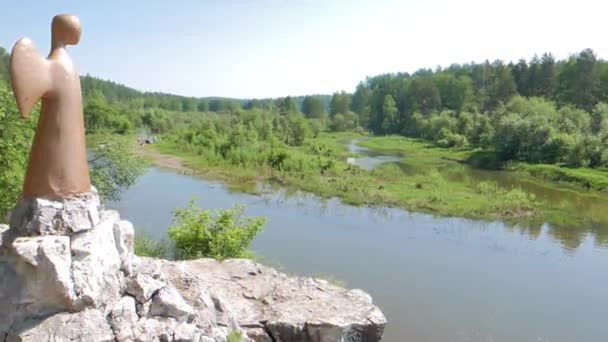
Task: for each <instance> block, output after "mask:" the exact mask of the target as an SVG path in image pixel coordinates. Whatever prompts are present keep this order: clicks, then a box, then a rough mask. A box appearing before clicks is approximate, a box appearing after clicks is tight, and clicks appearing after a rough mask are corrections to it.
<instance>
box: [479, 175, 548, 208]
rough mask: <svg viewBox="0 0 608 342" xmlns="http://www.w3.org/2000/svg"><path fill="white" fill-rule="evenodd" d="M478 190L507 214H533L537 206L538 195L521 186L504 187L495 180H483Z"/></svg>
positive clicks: (495, 206)
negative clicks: (522, 188) (520, 187)
mask: <svg viewBox="0 0 608 342" xmlns="http://www.w3.org/2000/svg"><path fill="white" fill-rule="evenodd" d="M477 191H478V192H479V193H480V194H481V195H483V196H484V197H486V198H487V199H488V201H491V203H492V205H493V206H494V210H496V211H501V212H504V213H505V214H506V215H514V216H522V215H526V213H529V214H532V213H533V211H534V210H535V208H536V206H537V205H536V197H535V196H534V195H533V194H529V193H527V192H525V191H523V190H521V189H519V188H513V189H504V188H501V187H499V186H498V184H496V183H494V182H481V183H479V184H478V185H477Z"/></svg>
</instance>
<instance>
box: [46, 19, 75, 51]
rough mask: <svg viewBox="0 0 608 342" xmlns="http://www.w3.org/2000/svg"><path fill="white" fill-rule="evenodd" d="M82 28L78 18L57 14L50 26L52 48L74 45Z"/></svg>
mask: <svg viewBox="0 0 608 342" xmlns="http://www.w3.org/2000/svg"><path fill="white" fill-rule="evenodd" d="M81 33H82V27H81V26H80V20H78V17H76V16H73V15H70V14H58V15H56V16H55V17H54V18H53V23H52V24H51V37H52V38H51V39H52V46H53V48H56V47H61V46H65V45H76V44H78V42H79V41H80V34H81Z"/></svg>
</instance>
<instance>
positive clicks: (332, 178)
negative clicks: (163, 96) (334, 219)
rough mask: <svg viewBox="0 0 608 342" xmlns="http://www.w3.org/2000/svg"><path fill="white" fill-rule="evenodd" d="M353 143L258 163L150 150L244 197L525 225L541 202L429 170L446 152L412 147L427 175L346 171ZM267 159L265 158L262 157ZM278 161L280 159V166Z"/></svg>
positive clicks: (310, 146)
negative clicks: (297, 198) (261, 190)
mask: <svg viewBox="0 0 608 342" xmlns="http://www.w3.org/2000/svg"><path fill="white" fill-rule="evenodd" d="M357 137H358V138H364V137H363V136H361V135H356V134H354V133H335V134H322V135H320V136H319V137H317V138H314V139H309V140H308V141H307V142H306V143H305V144H303V145H302V146H298V147H289V148H286V147H282V148H280V149H278V150H277V151H272V152H269V151H268V150H269V149H270V148H271V147H269V146H260V147H259V151H258V152H259V153H258V155H257V156H256V157H252V158H255V160H244V159H243V158H241V159H239V160H241V161H240V162H238V163H235V162H234V159H227V158H224V159H218V158H211V157H208V156H206V155H205V154H204V153H205V152H204V151H201V150H200V149H195V148H191V147H188V146H183V145H180V144H177V143H173V142H171V140H169V139H167V140H164V141H162V142H160V143H158V144H156V145H155V146H154V147H152V148H155V149H157V150H158V151H160V152H162V153H164V154H170V155H173V156H179V157H181V158H182V159H183V161H184V165H185V166H187V167H189V168H191V169H193V170H196V171H197V172H200V173H202V174H203V175H204V176H206V177H209V178H213V179H219V180H222V181H224V182H226V183H227V184H228V185H229V186H230V187H232V188H233V189H238V190H241V191H243V190H245V191H250V192H255V191H257V189H258V188H257V187H256V186H255V185H256V184H258V183H259V182H267V183H271V184H278V185H281V186H286V187H291V188H297V189H300V190H303V191H308V192H312V193H315V194H317V195H319V196H322V197H339V198H341V199H342V200H343V201H345V202H346V203H350V204H355V205H361V204H367V205H385V206H394V207H402V208H406V209H410V210H414V211H422V212H429V213H435V214H441V215H448V216H463V217H470V218H484V219H496V218H500V219H522V218H530V217H535V216H538V215H539V214H540V210H541V206H540V204H539V203H538V201H537V200H536V199H535V198H534V196H532V195H530V194H527V193H526V192H524V191H522V190H520V189H505V188H501V187H499V186H497V185H496V184H495V183H492V182H480V183H478V184H475V185H471V184H470V183H468V182H459V181H454V180H450V179H448V178H446V177H444V176H443V175H442V174H441V172H439V171H438V170H436V169H434V168H433V167H432V166H433V165H434V164H436V165H437V166H439V165H440V164H441V163H442V162H445V161H444V160H442V159H441V157H442V156H443V155H444V154H445V153H446V151H443V150H442V149H431V150H427V149H426V148H425V149H422V148H420V147H421V146H414V147H415V148H414V147H412V150H409V151H407V153H408V155H409V156H412V154H411V153H413V151H418V156H419V157H420V158H417V159H416V160H418V161H420V163H421V164H423V165H424V166H425V167H427V169H426V172H424V173H409V172H408V171H407V170H406V169H404V168H403V167H401V166H400V165H398V164H384V165H381V166H379V167H378V168H377V169H375V170H373V171H366V170H363V169H361V168H359V167H355V166H353V165H349V164H347V163H346V157H347V156H350V155H351V154H350V153H349V152H348V151H347V149H346V148H345V143H346V142H347V141H349V140H350V139H353V138H357ZM371 142H373V140H370V141H366V143H367V144H369V143H371ZM405 152H406V151H404V153H405ZM264 154H268V156H269V157H268V158H266V157H260V156H261V155H264ZM275 155H280V156H281V157H280V159H281V162H280V163H278V162H276V159H277V158H275ZM423 156H424V158H423ZM410 158H411V157H410Z"/></svg>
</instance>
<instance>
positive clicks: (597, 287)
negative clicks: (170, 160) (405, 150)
mask: <svg viewBox="0 0 608 342" xmlns="http://www.w3.org/2000/svg"><path fill="white" fill-rule="evenodd" d="M360 152H364V151H360ZM381 157H383V158H386V157H387V156H381ZM388 157H391V156H388ZM365 158H368V159H362V160H367V161H366V163H376V162H377V161H376V160H374V159H373V156H371V155H367V156H365ZM369 158H372V159H369ZM391 158H392V157H391ZM385 161H394V160H383V162H385ZM355 163H361V160H359V159H357V160H355ZM369 167H370V168H371V167H373V165H370V166H369ZM193 197H196V198H197V201H198V202H199V204H200V205H201V206H202V207H205V208H227V207H230V206H232V205H233V204H234V203H243V204H245V205H246V207H247V210H246V213H247V215H251V216H265V217H266V218H267V220H268V223H267V225H266V228H265V229H264V231H263V232H262V233H260V234H259V235H258V237H257V238H256V239H255V240H254V242H253V245H252V249H253V250H254V251H255V253H256V254H257V255H260V256H261V257H263V258H264V259H265V260H268V262H270V263H271V264H273V265H275V266H276V265H279V266H280V268H282V270H284V271H285V272H288V273H294V274H301V275H329V276H331V277H335V278H337V279H339V280H341V281H343V282H345V284H346V286H347V287H351V288H361V289H364V290H365V291H367V292H369V293H370V294H371V295H372V297H373V298H374V302H375V303H376V304H377V305H378V306H379V307H380V308H381V309H382V311H383V312H384V314H385V315H386V316H387V318H388V320H389V323H388V325H387V327H386V330H385V335H384V340H386V341H598V342H599V341H608V325H606V323H605V322H606V319H607V317H608V286H607V284H608V246H607V244H606V243H605V242H606V241H605V239H603V238H602V236H604V235H601V234H600V235H598V234H597V232H598V231H605V229H603V230H602V229H599V228H601V227H599V228H598V227H596V229H585V230H575V229H573V230H572V231H568V230H567V229H566V228H559V229H558V228H556V227H554V226H552V225H549V224H546V223H545V224H540V225H538V226H537V227H534V228H530V227H529V226H525V227H518V226H511V225H507V224H504V223H502V222H487V221H478V220H468V219H463V218H445V217H435V216H433V215H428V214H419V213H412V212H408V211H405V210H401V209H392V208H370V207H354V206H350V205H345V204H342V203H341V202H340V201H339V200H337V199H330V200H324V199H320V198H318V197H316V196H314V195H310V194H304V193H301V192H289V191H287V190H285V189H278V190H275V191H270V192H268V193H266V194H264V195H261V196H256V195H249V194H243V193H235V192H230V191H229V190H228V189H227V188H226V187H224V186H223V185H222V184H221V183H218V182H215V181H209V180H204V179H201V178H197V177H194V176H189V175H182V174H178V173H176V172H174V171H169V170H161V169H158V168H151V169H149V170H148V172H147V173H146V174H145V175H144V176H143V177H141V178H140V179H139V181H138V183H137V184H136V185H135V186H133V187H132V188H130V189H129V190H127V191H126V192H125V193H124V194H123V197H122V200H121V201H120V202H118V203H113V204H111V205H110V206H112V207H114V208H117V209H118V210H120V212H121V215H122V217H123V218H125V219H128V220H130V221H132V222H133V224H134V225H135V226H136V229H137V230H140V231H146V232H147V233H149V234H151V235H152V236H154V237H157V238H163V237H166V229H167V227H168V226H169V225H170V224H171V218H172V217H171V211H172V209H173V208H175V207H179V206H185V205H186V204H187V202H188V201H189V200H190V199H191V198H193ZM606 208H607V209H608V207H606ZM603 228H606V227H603ZM564 229H566V230H564ZM573 240H574V241H573Z"/></svg>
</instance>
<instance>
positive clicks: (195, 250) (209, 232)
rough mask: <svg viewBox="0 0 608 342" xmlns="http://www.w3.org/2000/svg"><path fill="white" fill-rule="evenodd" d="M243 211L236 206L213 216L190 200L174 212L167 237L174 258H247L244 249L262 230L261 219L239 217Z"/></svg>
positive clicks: (246, 251) (242, 207) (262, 222)
mask: <svg viewBox="0 0 608 342" xmlns="http://www.w3.org/2000/svg"><path fill="white" fill-rule="evenodd" d="M244 210H245V208H244V206H242V205H236V206H234V207H233V208H231V209H221V210H218V211H216V212H215V213H211V212H210V211H208V210H202V209H199V208H197V207H196V206H195V204H194V201H191V202H190V204H189V205H188V207H186V208H179V209H176V210H175V212H174V224H173V225H172V226H171V227H170V228H169V236H170V238H171V240H172V241H173V243H174V245H175V253H176V257H177V258H178V259H195V258H202V257H211V258H215V259H218V260H223V259H226V258H243V257H248V256H249V252H248V250H247V249H248V247H249V244H250V243H251V241H252V240H253V239H254V238H255V236H256V235H257V234H258V233H259V232H260V231H261V230H262V227H263V226H264V224H265V219H264V218H261V217H256V218H243V217H242V215H243V212H244Z"/></svg>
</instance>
